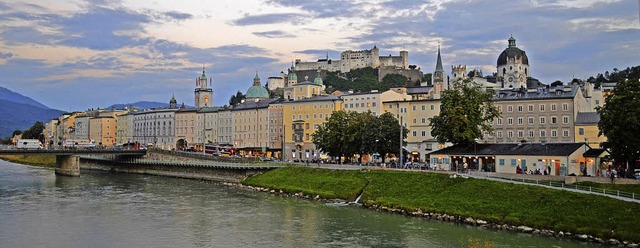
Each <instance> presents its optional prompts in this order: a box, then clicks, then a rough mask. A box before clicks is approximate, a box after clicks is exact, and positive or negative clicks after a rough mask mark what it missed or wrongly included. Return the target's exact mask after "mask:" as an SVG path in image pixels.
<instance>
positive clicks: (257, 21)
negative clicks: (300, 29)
mask: <svg viewBox="0 0 640 248" xmlns="http://www.w3.org/2000/svg"><path fill="white" fill-rule="evenodd" d="M308 21H309V16H307V15H303V14H296V13H282V14H262V15H247V16H244V17H242V18H238V19H235V20H233V21H232V22H231V24H232V25H236V26H250V25H266V24H278V23H290V24H292V25H302V24H304V23H307V22H308Z"/></svg>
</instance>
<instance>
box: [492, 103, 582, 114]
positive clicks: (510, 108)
mask: <svg viewBox="0 0 640 248" xmlns="http://www.w3.org/2000/svg"><path fill="white" fill-rule="evenodd" d="M549 106H550V108H551V111H558V105H557V104H555V103H552V104H550V105H549ZM515 109H516V110H517V111H518V112H524V105H517V106H515ZM538 109H539V110H540V112H544V111H545V110H546V104H539V106H538ZM498 110H500V112H502V106H498ZM513 110H514V106H513V105H507V112H513ZM527 110H528V111H529V112H533V111H534V105H533V104H529V105H527ZM562 111H569V104H568V103H563V104H562Z"/></svg>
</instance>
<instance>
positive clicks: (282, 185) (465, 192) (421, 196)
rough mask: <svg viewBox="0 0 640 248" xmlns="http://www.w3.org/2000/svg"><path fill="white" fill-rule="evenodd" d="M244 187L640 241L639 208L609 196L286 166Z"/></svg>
mask: <svg viewBox="0 0 640 248" xmlns="http://www.w3.org/2000/svg"><path fill="white" fill-rule="evenodd" d="M244 184H247V185H252V186H260V187H267V188H271V189H276V190H283V191H285V192H289V193H298V192H301V191H302V192H304V193H305V194H308V195H312V196H314V195H320V196H321V197H323V198H341V199H347V200H354V199H355V197H356V196H357V195H358V194H359V192H363V195H362V199H361V200H360V201H361V202H362V203H363V204H364V205H365V206H386V207H390V208H397V209H404V210H406V211H416V210H418V209H419V210H421V211H423V212H433V213H446V214H448V215H455V216H462V217H473V218H476V219H483V220H487V221H490V222H493V223H500V224H509V225H527V226H530V227H533V228H538V229H551V230H556V231H565V232H572V233H581V234H590V235H594V236H598V237H602V238H617V239H621V240H630V241H634V242H638V241H640V233H638V232H637V231H636V228H637V227H638V223H640V214H638V213H640V204H638V203H629V202H624V201H620V200H615V199H612V198H608V197H602V196H596V195H587V194H580V193H573V192H568V191H562V190H553V189H547V188H542V187H536V186H527V185H517V184H511V183H503V182H496V181H489V180H481V179H462V178H449V176H448V175H444V174H433V173H421V172H404V171H386V170H371V171H338V170H323V169H311V168H301V167H287V168H281V169H276V170H271V171H269V172H266V173H263V174H261V175H257V176H254V177H251V178H248V179H247V180H246V181H245V182H244Z"/></svg>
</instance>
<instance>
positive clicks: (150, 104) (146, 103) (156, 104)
mask: <svg viewBox="0 0 640 248" xmlns="http://www.w3.org/2000/svg"><path fill="white" fill-rule="evenodd" d="M130 106H134V107H136V108H137V109H151V108H167V107H169V104H168V103H163V102H149V101H140V102H134V103H123V104H114V105H111V106H109V107H107V109H112V108H114V109H124V108H129V107H130ZM178 107H180V105H178ZM186 107H187V108H193V107H191V106H186Z"/></svg>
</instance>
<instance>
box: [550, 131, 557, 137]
mask: <svg viewBox="0 0 640 248" xmlns="http://www.w3.org/2000/svg"><path fill="white" fill-rule="evenodd" d="M551 137H553V138H555V137H558V131H557V130H551Z"/></svg>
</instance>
